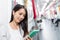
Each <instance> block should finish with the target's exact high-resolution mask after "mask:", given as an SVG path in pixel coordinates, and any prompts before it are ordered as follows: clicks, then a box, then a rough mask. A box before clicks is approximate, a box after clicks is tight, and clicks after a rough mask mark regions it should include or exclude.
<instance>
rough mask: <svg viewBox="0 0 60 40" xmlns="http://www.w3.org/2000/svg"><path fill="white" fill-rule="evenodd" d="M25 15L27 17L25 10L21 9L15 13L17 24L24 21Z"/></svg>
mask: <svg viewBox="0 0 60 40" xmlns="http://www.w3.org/2000/svg"><path fill="white" fill-rule="evenodd" d="M25 15H26V12H25V10H24V9H23V8H21V9H19V10H18V11H16V12H14V11H13V16H14V19H13V20H14V21H15V22H17V23H19V22H21V21H22V20H23V19H24V17H25Z"/></svg>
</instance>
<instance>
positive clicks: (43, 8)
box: [0, 0, 60, 40]
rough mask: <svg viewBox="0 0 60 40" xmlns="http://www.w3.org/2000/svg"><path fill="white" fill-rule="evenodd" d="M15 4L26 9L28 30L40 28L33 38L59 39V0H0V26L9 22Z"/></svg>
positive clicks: (36, 39) (37, 39)
mask: <svg viewBox="0 0 60 40" xmlns="http://www.w3.org/2000/svg"><path fill="white" fill-rule="evenodd" d="M16 4H21V5H24V6H25V7H26V8H27V10H28V31H29V32H31V31H32V30H34V29H39V30H40V31H39V32H38V33H37V34H36V35H35V36H34V37H33V40H60V0H0V26H1V25H5V24H8V23H9V21H10V17H11V11H12V8H13V7H14V6H15V5H16Z"/></svg>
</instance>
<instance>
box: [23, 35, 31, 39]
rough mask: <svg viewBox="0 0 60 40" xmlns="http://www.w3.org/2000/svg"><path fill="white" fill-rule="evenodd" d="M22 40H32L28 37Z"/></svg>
mask: <svg viewBox="0 0 60 40" xmlns="http://www.w3.org/2000/svg"><path fill="white" fill-rule="evenodd" d="M24 40H32V38H30V37H29V36H28V35H27V36H26V37H24Z"/></svg>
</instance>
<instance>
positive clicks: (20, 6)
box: [10, 4, 28, 37]
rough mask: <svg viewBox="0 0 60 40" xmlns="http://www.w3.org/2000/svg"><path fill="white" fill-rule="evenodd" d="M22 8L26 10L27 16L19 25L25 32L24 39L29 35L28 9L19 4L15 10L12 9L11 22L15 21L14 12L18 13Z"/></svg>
mask: <svg viewBox="0 0 60 40" xmlns="http://www.w3.org/2000/svg"><path fill="white" fill-rule="evenodd" d="M21 8H23V9H24V10H25V12H26V15H25V18H24V19H23V20H22V21H21V22H20V23H19V25H21V26H22V29H23V31H24V35H23V37H24V36H26V35H27V34H28V25H27V24H28V19H27V16H28V15H27V9H26V8H25V7H24V6H23V5H20V4H17V5H16V6H15V7H14V8H13V9H12V14H11V20H10V22H12V21H13V18H14V17H13V11H15V12H16V11H18V10H19V9H21Z"/></svg>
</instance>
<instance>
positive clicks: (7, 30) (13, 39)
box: [0, 4, 31, 40]
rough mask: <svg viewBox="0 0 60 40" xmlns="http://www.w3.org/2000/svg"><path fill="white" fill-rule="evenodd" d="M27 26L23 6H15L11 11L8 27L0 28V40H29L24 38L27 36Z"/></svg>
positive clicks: (25, 12)
mask: <svg viewBox="0 0 60 40" xmlns="http://www.w3.org/2000/svg"><path fill="white" fill-rule="evenodd" d="M27 26H28V25H27V10H26V8H25V7H24V6H23V5H19V4H17V5H16V6H15V7H14V8H13V10H12V15H11V20H10V22H9V24H8V26H6V27H4V26H3V27H1V28H0V32H1V33H0V40H31V39H30V38H29V37H27V38H24V37H25V36H26V35H28V27H27ZM2 30H3V31H2ZM23 38H24V39H23Z"/></svg>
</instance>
